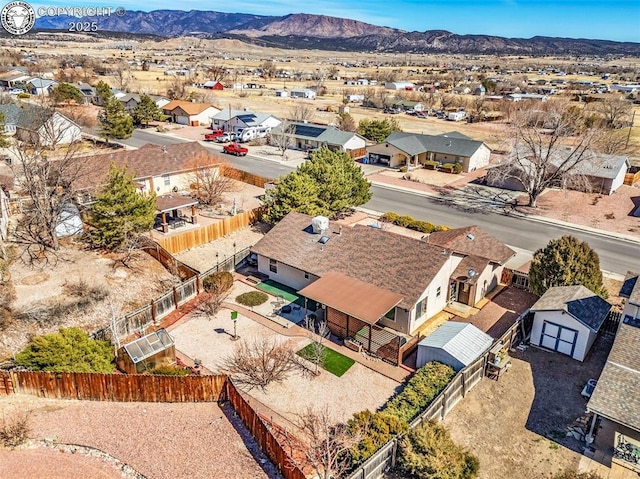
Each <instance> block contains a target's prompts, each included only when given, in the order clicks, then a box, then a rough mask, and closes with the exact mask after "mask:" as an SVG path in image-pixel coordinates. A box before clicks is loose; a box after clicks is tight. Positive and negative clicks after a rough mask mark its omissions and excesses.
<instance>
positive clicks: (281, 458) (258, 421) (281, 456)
mask: <svg viewBox="0 0 640 479" xmlns="http://www.w3.org/2000/svg"><path fill="white" fill-rule="evenodd" d="M226 397H227V399H228V400H229V402H230V403H231V406H232V407H233V409H234V411H235V412H236V413H237V414H238V416H240V419H241V420H242V422H243V423H244V425H245V426H246V427H247V429H249V432H251V435H252V436H253V437H254V438H255V440H256V442H257V443H258V445H259V446H260V449H262V451H263V452H264V453H265V454H266V455H267V456H268V457H269V459H271V462H273V464H274V465H275V466H276V467H277V468H278V469H279V470H280V472H281V473H282V475H283V477H284V478H285V479H305V475H304V473H303V472H302V471H301V470H300V469H299V468H298V467H296V466H295V465H294V464H293V463H292V462H291V460H290V459H289V455H288V454H287V452H286V451H285V449H284V448H283V446H282V445H281V444H280V443H279V442H278V440H277V439H276V437H275V435H274V434H273V433H272V432H271V431H270V430H269V427H268V426H267V424H266V423H265V422H264V421H263V420H262V418H261V417H260V415H259V414H258V413H257V412H256V411H255V410H254V409H253V408H252V407H251V406H250V405H249V403H247V401H245V400H244V398H243V397H242V396H241V395H240V393H239V392H238V390H237V389H236V387H235V386H234V385H233V383H232V382H231V381H227V383H226Z"/></svg>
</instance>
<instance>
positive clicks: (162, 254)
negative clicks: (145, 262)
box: [142, 241, 198, 279]
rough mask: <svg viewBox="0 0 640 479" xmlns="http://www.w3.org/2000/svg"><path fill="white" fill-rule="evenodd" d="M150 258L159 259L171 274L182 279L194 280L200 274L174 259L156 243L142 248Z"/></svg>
mask: <svg viewBox="0 0 640 479" xmlns="http://www.w3.org/2000/svg"><path fill="white" fill-rule="evenodd" d="M142 249H143V250H144V251H146V252H147V253H148V254H149V255H150V256H152V257H154V258H155V259H157V260H158V261H159V262H160V263H162V265H163V266H164V267H165V268H167V269H168V270H169V271H170V272H171V273H173V274H176V273H177V274H178V276H180V277H181V278H183V279H184V278H192V277H194V276H197V274H198V272H197V271H196V270H195V269H193V268H192V267H191V266H188V265H186V264H184V263H183V262H182V261H179V260H178V259H176V258H174V257H173V256H172V255H171V253H169V252H168V251H167V250H166V249H165V248H163V247H162V245H160V244H158V243H157V242H156V241H154V242H153V244H149V245H145V246H143V247H142Z"/></svg>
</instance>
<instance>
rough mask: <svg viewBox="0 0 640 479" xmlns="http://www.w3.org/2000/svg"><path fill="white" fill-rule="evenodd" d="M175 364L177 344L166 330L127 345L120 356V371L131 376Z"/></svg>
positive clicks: (150, 334) (155, 332) (159, 330)
mask: <svg viewBox="0 0 640 479" xmlns="http://www.w3.org/2000/svg"><path fill="white" fill-rule="evenodd" d="M175 362H176V348H175V343H174V341H173V338H172V337H171V336H170V335H169V333H168V332H167V331H166V330H165V329H164V328H162V329H158V330H157V331H153V332H152V333H149V334H147V335H145V336H142V337H141V338H138V339H136V340H135V341H132V342H130V343H128V344H125V345H124V346H123V347H122V348H121V349H120V351H119V354H118V369H120V370H121V371H124V372H126V373H129V374H136V373H143V372H145V371H149V370H152V369H156V368H157V367H159V366H164V365H168V364H174V363H175Z"/></svg>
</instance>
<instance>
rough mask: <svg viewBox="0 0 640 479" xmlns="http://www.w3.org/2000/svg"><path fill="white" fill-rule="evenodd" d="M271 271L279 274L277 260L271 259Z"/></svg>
mask: <svg viewBox="0 0 640 479" xmlns="http://www.w3.org/2000/svg"><path fill="white" fill-rule="evenodd" d="M269 271H271V272H272V273H276V274H277V273H278V262H277V261H276V260H275V259H272V258H269Z"/></svg>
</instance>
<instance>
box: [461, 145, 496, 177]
mask: <svg viewBox="0 0 640 479" xmlns="http://www.w3.org/2000/svg"><path fill="white" fill-rule="evenodd" d="M490 156H491V150H490V149H489V148H488V147H487V146H486V145H482V146H480V148H478V149H477V150H476V152H475V153H474V154H473V155H471V157H470V158H469V166H468V168H469V169H465V172H466V173H468V172H469V171H473V170H476V169H478V168H483V167H485V166H487V165H488V164H489V157H490ZM465 166H466V165H465Z"/></svg>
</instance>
